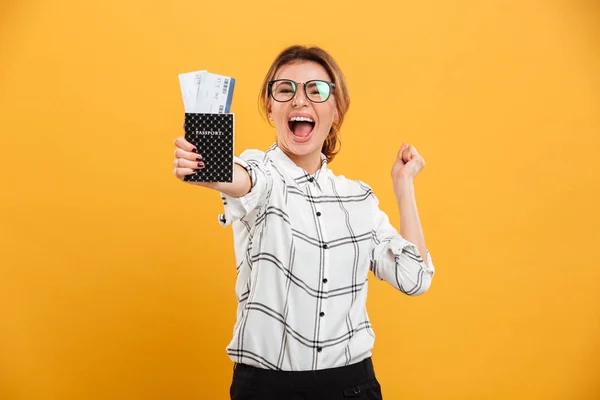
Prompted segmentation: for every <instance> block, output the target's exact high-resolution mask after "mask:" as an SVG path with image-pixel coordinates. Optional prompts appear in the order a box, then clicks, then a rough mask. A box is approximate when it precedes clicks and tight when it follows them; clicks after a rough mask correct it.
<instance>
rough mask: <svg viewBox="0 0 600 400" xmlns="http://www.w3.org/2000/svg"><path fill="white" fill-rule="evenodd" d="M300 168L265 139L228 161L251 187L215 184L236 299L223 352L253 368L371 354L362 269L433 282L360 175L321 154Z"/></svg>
mask: <svg viewBox="0 0 600 400" xmlns="http://www.w3.org/2000/svg"><path fill="white" fill-rule="evenodd" d="M322 160H323V161H322V165H321V168H320V169H319V170H318V171H317V172H316V173H315V174H314V175H310V174H308V173H307V172H306V171H305V170H304V169H302V168H300V167H298V166H297V165H296V164H295V163H294V162H293V161H292V160H291V159H290V158H288V157H287V155H286V154H285V153H284V152H283V151H282V150H281V149H280V148H279V146H277V144H273V145H272V146H271V147H270V148H269V149H268V150H267V151H266V152H263V151H259V150H247V151H245V152H244V153H242V154H241V155H240V157H235V162H236V163H237V164H239V165H241V166H243V167H244V168H246V170H248V172H249V174H250V178H251V182H252V188H251V191H250V192H249V193H248V194H247V195H245V196H243V197H240V198H234V197H230V196H227V195H225V194H223V193H221V198H222V200H223V204H224V214H220V215H219V222H220V224H221V225H222V226H228V225H229V224H231V225H232V229H233V236H234V246H235V257H236V262H237V281H236V287H235V292H236V296H237V300H238V308H237V321H236V323H235V327H234V331H233V338H232V340H231V342H230V343H229V345H228V346H227V353H228V354H229V357H230V358H231V359H232V360H233V361H234V362H238V363H244V364H249V365H253V366H256V367H259V368H267V369H275V370H287V371H299V370H317V369H324V368H333V367H340V366H345V365H349V364H354V363H357V362H359V361H361V360H363V359H365V358H367V357H369V356H371V350H372V348H373V344H374V340H375V334H374V332H373V329H372V327H371V323H370V322H369V317H368V315H367V310H366V300H367V289H368V280H367V277H368V273H369V270H371V271H373V273H374V274H375V276H376V277H377V278H378V279H382V280H385V281H386V282H388V283H390V284H391V285H392V286H394V287H395V288H397V289H398V290H400V291H401V292H403V293H405V294H407V295H412V296H414V295H419V294H422V293H424V292H425V291H427V289H428V288H429V286H430V285H431V280H432V277H433V274H434V267H433V263H432V261H431V256H430V255H429V251H427V260H428V265H426V264H425V263H424V262H423V259H422V258H421V256H420V255H419V251H418V250H417V247H416V246H415V245H414V244H413V243H410V242H408V241H407V240H405V239H404V238H403V237H402V236H400V234H399V233H398V231H397V230H396V228H394V227H393V226H392V225H391V224H390V222H389V218H388V216H387V215H386V214H385V213H384V212H383V211H381V210H380V209H379V206H378V204H379V202H378V199H377V197H375V195H374V194H373V191H372V190H371V188H370V187H369V186H368V185H366V184H365V183H363V182H361V181H355V180H350V179H347V178H345V177H344V176H341V175H339V176H336V175H334V174H333V172H332V171H331V170H330V169H329V168H328V167H327V161H326V159H325V156H323V155H322Z"/></svg>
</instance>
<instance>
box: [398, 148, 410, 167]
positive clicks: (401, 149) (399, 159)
mask: <svg viewBox="0 0 600 400" xmlns="http://www.w3.org/2000/svg"><path fill="white" fill-rule="evenodd" d="M407 148H408V145H407V144H406V143H402V146H400V150H398V156H397V157H396V160H397V161H400V162H401V163H402V165H404V164H405V162H404V159H403V157H402V153H404V150H406V149H407Z"/></svg>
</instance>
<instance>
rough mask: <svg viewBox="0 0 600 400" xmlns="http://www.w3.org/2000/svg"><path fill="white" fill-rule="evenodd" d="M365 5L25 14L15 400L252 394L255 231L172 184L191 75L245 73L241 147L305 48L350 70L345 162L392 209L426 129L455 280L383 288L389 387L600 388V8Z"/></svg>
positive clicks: (5, 195) (425, 206) (139, 6)
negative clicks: (397, 179)
mask: <svg viewBox="0 0 600 400" xmlns="http://www.w3.org/2000/svg"><path fill="white" fill-rule="evenodd" d="M348 4H349V3H348V2H347V1H341V0H335V1H312V0H309V1H308V2H300V3H298V2H285V1H269V2H265V3H262V4H258V3H255V2H247V1H241V0H238V1H235V2H231V3H227V2H217V1H213V2H208V1H181V0H170V1H163V2H147V1H135V2H134V1H116V0H108V1H95V2H92V1H87V2H80V1H74V0H66V1H47V0H39V1H29V2H17V1H9V2H4V3H2V5H1V6H0V148H1V151H2V153H1V157H0V166H1V168H0V177H1V180H0V235H1V237H0V243H1V252H0V254H1V255H0V257H1V258H0V399H2V400H38V399H40V400H41V399H44V400H45V399H56V400H66V399H77V400H80V399H83V400H87V399H90V400H92V399H94V400H95V399H127V400H129V399H190V400H191V399H225V398H228V397H227V396H228V388H229V384H230V380H231V363H230V361H229V359H228V358H227V355H226V354H225V346H226V345H227V343H228V341H229V339H230V335H231V333H232V329H233V323H234V316H235V297H234V290H233V289H234V278H235V266H234V256H233V247H232V233H231V229H230V228H228V229H222V228H221V227H220V226H219V225H218V223H217V214H218V213H219V212H220V211H221V202H220V199H219V196H218V194H217V193H214V192H209V191H203V190H202V189H199V188H195V187H192V186H188V185H184V184H182V183H180V182H179V181H177V180H176V179H175V178H174V177H173V175H172V160H173V150H174V147H173V140H174V138H175V137H176V136H178V135H180V134H181V123H182V118H183V105H182V102H181V97H180V93H179V83H178V80H177V74H178V73H181V72H188V71H193V70H198V69H208V70H210V71H212V72H216V73H221V74H228V75H231V76H234V77H236V78H237V80H238V82H237V86H236V89H237V91H236V93H235V96H234V104H233V111H234V112H235V113H236V128H237V137H236V152H237V153H238V154H239V153H240V152H241V151H243V150H244V149H246V148H249V147H256V148H263V149H264V148H266V147H267V146H268V145H270V144H271V143H272V142H273V139H274V135H275V133H274V130H272V128H270V127H269V126H268V125H267V124H266V123H265V122H264V121H263V120H261V119H260V117H259V115H258V111H257V107H256V96H257V90H258V88H259V85H260V82H261V79H262V77H263V75H264V73H265V72H266V70H267V68H268V66H269V64H270V62H271V61H272V59H273V58H274V57H275V55H276V54H277V52H278V51H280V50H281V49H282V48H283V47H285V46H287V45H289V44H292V43H304V44H317V45H321V46H323V47H324V48H326V49H327V50H329V51H330V52H331V53H332V54H333V55H334V57H336V58H337V60H338V62H339V63H340V64H341V66H342V68H343V69H344V71H345V73H346V75H347V78H348V83H349V85H350V93H351V96H352V106H351V109H350V113H349V114H348V116H347V120H346V125H345V127H344V128H343V130H342V135H343V150H342V152H341V153H340V155H339V156H338V158H337V159H336V160H335V161H334V162H333V164H331V167H332V169H333V170H334V171H335V172H336V173H340V174H344V175H346V176H349V177H352V178H355V179H362V180H364V181H366V182H367V183H369V184H370V185H371V186H372V187H373V188H374V190H375V193H376V194H377V195H378V196H379V197H380V199H381V204H382V207H383V209H384V210H386V211H387V212H388V214H389V216H390V218H391V219H392V220H393V221H398V211H397V209H396V206H395V202H394V198H393V193H392V187H391V181H390V179H389V170H390V168H391V165H392V163H393V159H394V156H395V154H396V151H397V149H398V147H399V146H400V144H401V142H402V141H408V142H410V143H412V144H414V145H415V146H416V147H417V149H418V150H419V151H420V152H421V153H422V155H423V156H424V157H425V159H426V161H427V167H426V168H425V170H424V171H423V172H422V174H421V176H420V177H419V178H418V180H417V198H418V203H419V207H420V214H421V218H422V220H423V225H424V229H425V236H426V240H427V244H428V246H429V248H430V250H431V253H432V256H433V257H434V262H435V264H436V266H437V275H436V278H435V281H434V284H433V286H432V289H431V290H430V292H429V293H427V294H426V295H425V296H423V297H419V298H409V297H406V296H403V295H401V294H400V293H399V292H396V291H394V290H393V289H392V288H391V287H390V286H388V285H387V284H385V283H383V282H379V281H375V280H372V286H371V288H370V298H369V304H368V305H369V311H370V314H371V316H372V320H373V324H374V326H375V331H376V333H377V341H376V347H375V355H374V360H375V363H376V368H377V370H376V371H377V374H378V377H379V380H380V381H381V383H382V386H383V392H384V396H385V398H386V399H388V400H390V399H392V400H393V399H434V400H437V399H477V400H479V399H544V400H547V399H557V400H563V399H599V398H600V383H599V382H600V361H599V360H600V307H599V306H600V294H599V293H600V291H599V290H598V288H597V285H598V282H599V281H600V257H599V247H600V212H599V211H598V207H599V206H600V198H599V189H600V178H599V176H600V167H599V165H598V160H599V157H598V151H599V148H600V117H599V114H600V74H599V71H600V50H599V49H600V47H599V46H598V43H599V39H600V29H599V26H598V20H599V17H600V10H599V9H598V6H597V3H596V2H594V1H584V0H580V1H568V0H564V1H562V2H547V1H543V0H524V1H520V2H517V1H514V2H508V1H501V0H494V1H475V0H473V1H459V2H453V1H443V0H440V1H432V0H425V1H403V2H396V1H389V2H388V3H383V2H381V3H380V2H367V3H366V4H367V5H364V4H363V5H358V3H357V5H356V6H353V7H352V8H351V9H350V7H349V5H348ZM396 225H397V226H399V223H396Z"/></svg>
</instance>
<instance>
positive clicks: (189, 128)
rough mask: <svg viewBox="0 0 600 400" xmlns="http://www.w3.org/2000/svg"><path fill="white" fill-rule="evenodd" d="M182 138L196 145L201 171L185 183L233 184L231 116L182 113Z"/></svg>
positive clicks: (232, 127)
mask: <svg viewBox="0 0 600 400" xmlns="http://www.w3.org/2000/svg"><path fill="white" fill-rule="evenodd" d="M184 129H185V139H186V140H187V141H188V142H190V143H191V144H193V145H194V146H196V149H198V154H200V155H201V156H202V158H203V159H204V168H203V169H200V170H198V171H197V172H196V173H195V174H191V175H186V176H185V177H184V178H183V179H184V180H185V181H186V182H233V144H234V140H233V139H234V135H233V133H234V132H233V131H234V114H231V113H230V114H214V113H185V124H184Z"/></svg>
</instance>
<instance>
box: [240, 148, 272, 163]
mask: <svg viewBox="0 0 600 400" xmlns="http://www.w3.org/2000/svg"><path fill="white" fill-rule="evenodd" d="M265 154H266V153H265V152H264V151H262V150H259V149H246V150H244V151H243V152H242V154H240V158H241V159H243V160H245V161H263V160H264V159H265Z"/></svg>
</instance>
